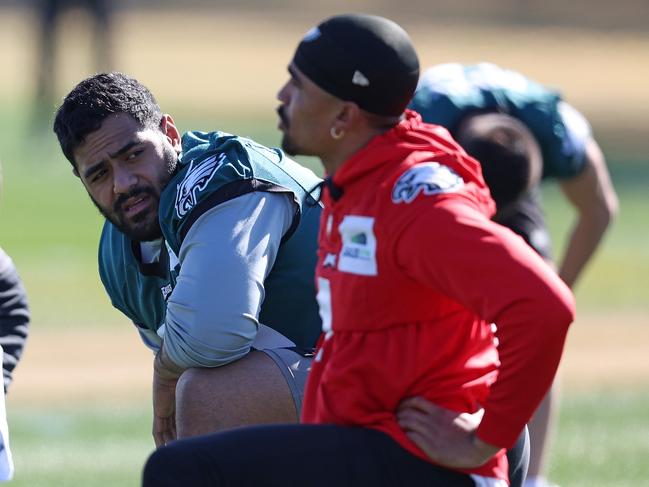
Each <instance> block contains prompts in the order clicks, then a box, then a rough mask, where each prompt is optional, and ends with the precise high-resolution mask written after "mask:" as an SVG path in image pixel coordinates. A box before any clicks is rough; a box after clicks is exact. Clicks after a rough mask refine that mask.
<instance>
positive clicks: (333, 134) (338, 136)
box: [329, 127, 345, 140]
mask: <svg viewBox="0 0 649 487" xmlns="http://www.w3.org/2000/svg"><path fill="white" fill-rule="evenodd" d="M329 135H331V138H332V139H334V140H339V139H342V138H343V136H344V135H345V131H344V130H341V131H340V132H338V130H336V127H331V130H329Z"/></svg>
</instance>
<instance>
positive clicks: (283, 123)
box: [277, 105, 288, 132]
mask: <svg viewBox="0 0 649 487" xmlns="http://www.w3.org/2000/svg"><path fill="white" fill-rule="evenodd" d="M277 115H278V116H279V122H277V128H278V129H279V130H281V131H282V132H283V131H285V130H286V129H287V128H288V120H287V118H286V112H285V108H284V105H280V106H278V107H277Z"/></svg>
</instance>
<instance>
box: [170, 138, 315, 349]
mask: <svg viewBox="0 0 649 487" xmlns="http://www.w3.org/2000/svg"><path fill="white" fill-rule="evenodd" d="M182 149H183V150H182V154H181V156H180V160H179V168H178V171H177V173H176V174H175V175H174V177H173V178H172V180H171V181H170V182H169V184H168V185H167V187H166V188H165V190H164V191H163V192H162V195H161V198H160V209H159V212H160V224H161V227H162V232H163V235H164V238H165V240H166V242H167V245H168V247H169V249H170V250H171V252H173V253H174V254H175V255H179V253H180V248H181V245H182V242H183V240H184V238H185V236H186V235H187V232H188V231H189V229H190V228H191V227H192V225H193V224H194V223H195V222H196V221H197V220H198V219H199V218H200V217H201V216H202V215H203V214H205V212H207V211H208V210H210V209H211V208H214V207H215V206H217V205H219V204H221V203H224V202H226V201H229V200H231V199H233V198H236V197H237V196H241V195H244V194H247V193H250V192H253V191H266V192H278V193H286V194H290V195H292V198H293V201H294V209H295V214H294V218H293V222H292V225H291V228H290V229H289V231H288V232H287V233H286V235H285V236H284V238H283V241H282V244H281V246H280V248H279V251H278V254H277V257H276V260H275V263H274V265H273V267H272V269H271V271H270V273H269V275H268V277H267V278H266V280H265V282H264V288H265V299H264V301H263V303H262V306H261V310H260V315H259V321H260V322H261V323H263V324H265V325H267V326H269V327H271V328H274V329H275V330H277V331H278V332H280V333H282V334H283V335H284V336H286V337H287V338H289V339H291V340H292V341H293V342H295V343H296V345H298V346H300V347H312V346H314V344H315V341H316V340H317V337H318V336H319V334H320V328H321V326H320V317H319V314H318V308H317V303H316V301H315V290H314V277H313V276H314V271H315V264H316V248H317V233H318V226H319V220H320V211H321V208H320V205H319V204H318V202H317V200H316V199H315V198H314V197H313V196H312V194H311V192H312V190H313V189H314V188H315V187H316V186H317V185H318V184H319V183H320V179H319V178H318V177H317V176H315V175H314V174H313V172H311V171H310V170H308V169H306V168H304V167H302V166H300V165H299V164H297V163H295V162H293V161H292V160H290V159H288V158H286V157H284V155H283V153H282V152H281V151H280V150H277V149H269V148H267V147H264V146H262V145H259V144H257V143H255V142H253V141H252V140H249V139H246V138H242V137H237V136H234V135H230V134H225V133H222V132H212V133H204V132H188V133H186V134H185V135H184V136H183V139H182ZM216 251H218V250H216ZM179 271H180V264H177V265H176V266H175V268H174V269H172V281H173V279H175V277H176V276H177V275H178V273H179ZM222 278H225V279H227V276H225V277H223V276H214V279H222ZM208 284H209V283H208Z"/></svg>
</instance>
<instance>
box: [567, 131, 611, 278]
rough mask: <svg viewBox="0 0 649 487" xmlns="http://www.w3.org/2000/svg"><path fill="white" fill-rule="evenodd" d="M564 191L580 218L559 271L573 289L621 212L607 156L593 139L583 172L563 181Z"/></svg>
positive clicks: (588, 147) (587, 148)
mask: <svg viewBox="0 0 649 487" xmlns="http://www.w3.org/2000/svg"><path fill="white" fill-rule="evenodd" d="M561 190H562V191H563V193H564V195H565V196H566V198H567V199H568V200H569V201H570V203H571V204H572V205H573V206H574V207H575V209H576V210H577V215H578V216H577V223H576V224H575V226H574V228H573V229H572V232H571V235H570V239H569V240H568V244H567V247H566V251H565V253H564V256H563V259H562V260H561V265H560V267H559V275H560V276H561V278H562V279H563V280H564V282H565V283H566V284H568V286H570V287H572V286H573V285H574V284H575V282H576V281H577V279H578V278H579V275H580V274H581V272H582V271H583V269H584V267H585V265H586V264H587V263H588V261H589V259H590V258H591V257H592V255H593V253H594V252H595V250H596V249H597V247H598V245H599V244H600V242H601V240H602V237H603V235H604V233H605V232H606V230H607V228H608V227H609V225H610V224H611V222H612V220H613V219H614V218H615V216H616V215H617V211H618V200H617V194H616V193H615V189H614V188H613V184H612V183H611V177H610V175H609V173H608V169H607V168H606V163H605V160H604V155H603V154H602V152H601V150H600V149H599V146H598V145H597V143H596V142H595V141H594V140H593V139H590V140H589V141H588V143H587V146H586V165H585V166H584V168H583V170H582V172H581V173H580V174H579V175H577V176H576V177H574V178H572V179H569V180H564V181H562V182H561Z"/></svg>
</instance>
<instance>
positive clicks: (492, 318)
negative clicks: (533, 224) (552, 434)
mask: <svg viewBox="0 0 649 487" xmlns="http://www.w3.org/2000/svg"><path fill="white" fill-rule="evenodd" d="M413 204H415V207H414V208H412V211H410V212H409V213H410V214H411V215H413V216H412V218H411V220H409V221H408V222H407V224H406V225H403V227H402V228H403V229H402V231H401V233H400V237H399V238H398V240H397V243H396V247H395V255H396V259H397V262H398V264H399V265H400V266H401V267H402V268H403V269H404V271H405V272H406V273H407V274H408V275H410V276H411V277H412V278H413V279H415V280H417V281H419V282H422V283H424V284H426V285H429V286H431V287H432V288H434V289H436V290H437V291H439V292H442V293H443V294H445V295H447V296H448V297H450V298H451V299H454V300H455V301H457V302H458V303H460V304H462V305H463V306H465V307H466V308H468V309H470V310H472V311H473V312H475V313H476V314H477V315H478V316H479V317H481V318H482V319H484V320H486V321H487V322H493V323H496V324H497V332H496V337H497V338H498V341H499V345H498V354H499V359H500V367H499V372H498V378H497V380H496V382H495V383H494V384H493V385H492V386H491V388H490V395H489V397H488V400H487V403H486V404H485V405H484V408H485V415H484V418H483V420H482V423H481V425H480V427H479V429H478V435H479V436H480V438H481V439H483V440H484V441H486V442H488V443H491V444H494V445H498V446H503V447H509V446H511V445H512V444H513V443H514V442H515V440H516V438H517V436H518V434H519V433H520V431H521V429H522V428H523V426H524V425H525V423H526V422H527V421H528V420H529V418H530V417H531V415H532V413H533V412H534V410H535V408H536V406H537V405H538V403H539V402H540V401H541V399H542V397H543V395H544V394H545V392H546V390H547V389H548V388H549V386H550V384H551V382H552V379H553V377H554V374H555V372H556V369H557V367H558V364H559V360H560V358H561V353H562V350H563V344H564V340H565V336H566V332H567V329H568V325H569V324H570V322H571V321H572V319H573V313H574V302H573V297H572V294H571V292H570V290H569V289H568V288H567V286H566V285H565V284H563V282H562V281H561V280H560V279H559V278H558V277H557V276H556V274H555V273H554V272H553V271H552V270H551V269H550V267H548V266H547V265H546V264H545V263H544V262H543V260H542V259H541V258H540V257H539V256H538V255H537V254H536V253H535V252H534V251H533V250H532V249H530V248H529V247H528V246H527V245H526V244H525V242H524V241H523V240H522V239H521V238H520V237H518V236H516V235H515V234H514V233H513V232H511V231H510V230H508V229H507V228H505V227H502V226H500V225H498V224H496V223H494V222H492V221H491V220H489V219H488V218H486V217H485V216H484V215H483V214H482V213H480V212H479V211H478V210H477V209H475V208H474V207H472V206H471V205H469V204H466V203H465V202H463V201H462V200H461V198H418V200H417V201H416V202H413ZM431 205H432V206H433V208H431Z"/></svg>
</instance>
